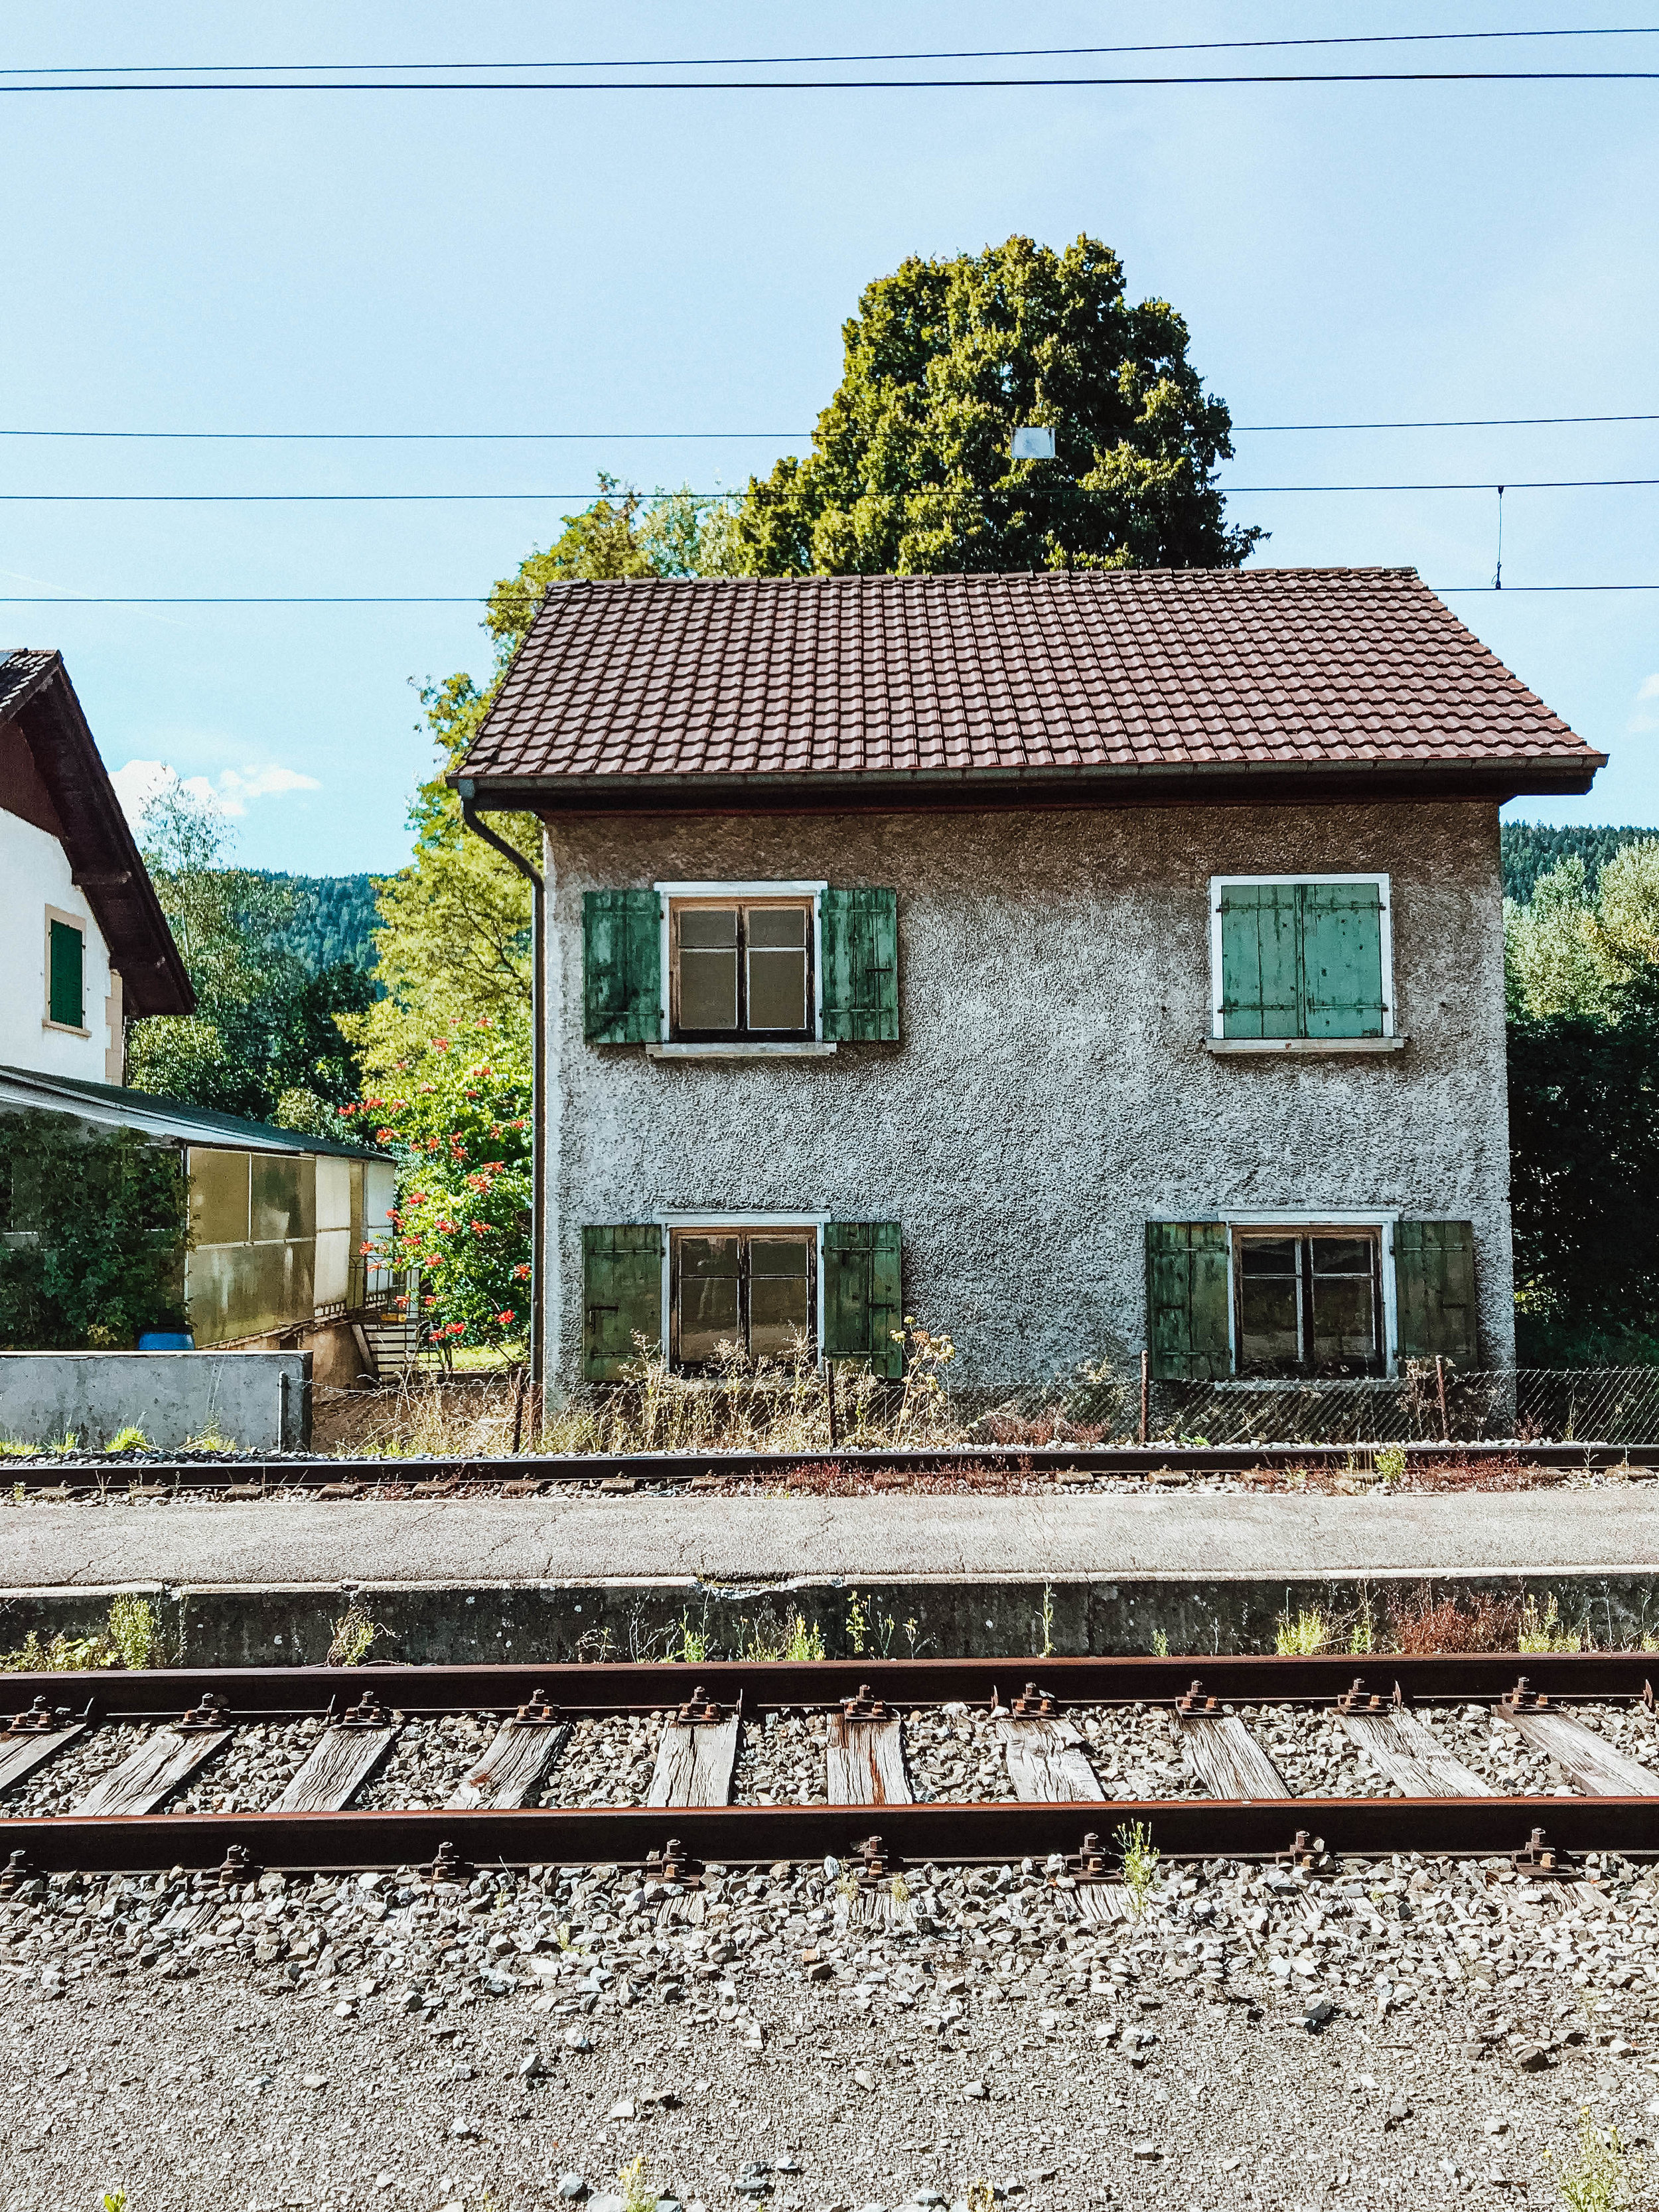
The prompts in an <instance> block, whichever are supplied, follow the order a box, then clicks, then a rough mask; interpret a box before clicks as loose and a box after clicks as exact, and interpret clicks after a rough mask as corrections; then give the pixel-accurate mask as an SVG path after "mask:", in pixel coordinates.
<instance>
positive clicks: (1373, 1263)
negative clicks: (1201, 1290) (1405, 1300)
mask: <svg viewBox="0 0 1659 2212" xmlns="http://www.w3.org/2000/svg"><path fill="white" fill-rule="evenodd" d="M1233 1235H1234V1247H1233V1249H1234V1261H1235V1265H1234V1271H1233V1281H1234V1291H1235V1298H1236V1308H1235V1322H1236V1329H1237V1371H1238V1373H1239V1374H1241V1375H1261V1376H1270V1375H1377V1374H1380V1373H1381V1372H1382V1370H1383V1358H1384V1350H1385V1346H1384V1332H1383V1279H1382V1240H1381V1237H1380V1236H1379V1235H1378V1233H1377V1232H1376V1231H1375V1230H1364V1231H1358V1230H1353V1229H1341V1230H1339V1229H1328V1230H1318V1229H1314V1230H1309V1231H1304V1232H1300V1233H1298V1234H1296V1235H1287V1234H1285V1232H1284V1231H1271V1230H1263V1231H1249V1230H1239V1229H1236V1230H1235V1231H1234V1232H1233Z"/></svg>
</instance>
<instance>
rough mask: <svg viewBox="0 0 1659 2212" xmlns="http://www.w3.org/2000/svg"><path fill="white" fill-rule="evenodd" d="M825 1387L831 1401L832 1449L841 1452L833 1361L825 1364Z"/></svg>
mask: <svg viewBox="0 0 1659 2212" xmlns="http://www.w3.org/2000/svg"><path fill="white" fill-rule="evenodd" d="M823 1387H824V1389H825V1391H826V1392H827V1393H828V1395H829V1449H830V1450H831V1451H839V1450H840V1449H841V1436H840V1433H839V1431H837V1429H836V1363H835V1361H834V1360H833V1359H826V1360H825V1361H824V1363H823Z"/></svg>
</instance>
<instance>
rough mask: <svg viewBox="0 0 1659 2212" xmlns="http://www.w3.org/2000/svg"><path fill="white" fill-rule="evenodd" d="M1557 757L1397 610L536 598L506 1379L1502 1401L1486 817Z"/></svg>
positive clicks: (517, 777)
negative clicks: (521, 1280)
mask: <svg viewBox="0 0 1659 2212" xmlns="http://www.w3.org/2000/svg"><path fill="white" fill-rule="evenodd" d="M1601 758H1602V757H1601V755H1599V754H1597V753H1595V752H1593V751H1592V750H1590V749H1589V747H1588V746H1586V745H1585V744H1583V741H1582V740H1581V739H1579V738H1577V737H1576V736H1575V735H1574V734H1573V732H1571V730H1570V729H1568V728H1567V727H1566V726H1565V725H1564V724H1563V723H1562V722H1561V721H1560V720H1558V719H1557V717H1556V716H1555V715H1553V714H1551V713H1550V711H1549V710H1548V708H1546V707H1545V706H1544V705H1543V704H1542V702H1541V701H1540V700H1538V699H1537V698H1535V697H1534V696H1533V694H1532V693H1530V692H1529V691H1528V690H1526V688H1525V687H1524V686H1523V685H1522V684H1521V683H1520V682H1519V681H1518V680H1517V679H1516V678H1515V677H1514V676H1513V675H1512V674H1510V671H1508V670H1507V669H1505V668H1504V666H1503V665H1502V664H1501V663H1500V662H1498V660H1497V659H1495V658H1494V656H1493V655H1492V653H1490V652H1488V651H1487V650H1486V647H1484V646H1482V645H1481V644H1480V642H1479V641H1478V640H1476V639H1475V638H1474V637H1473V636H1472V635H1470V634H1469V632H1468V630H1466V629H1464V628H1463V627H1462V624H1461V623H1458V622H1457V620H1456V619H1455V617H1454V616H1453V615H1452V614H1451V613H1450V612H1449V610H1448V609H1447V608H1446V607H1445V606H1444V605H1443V604H1442V603H1441V602H1440V601H1439V600H1438V599H1436V598H1435V597H1434V595H1433V594H1432V593H1431V592H1430V591H1429V590H1428V589H1427V588H1426V587H1425V586H1424V585H1423V584H1422V583H1421V582H1420V581H1419V579H1418V577H1417V576H1416V574H1414V573H1413V572H1412V571H1410V570H1400V569H1392V570H1383V569H1370V570H1365V569H1359V570H1349V569H1334V570H1332V569H1327V570H1272V569H1262V570H1252V571H1246V572H1242V573H1237V574H1235V573H1215V572H1183V573H1167V572H1158V573H1153V572H1140V573H1128V574H1045V575H965V576H937V577H933V576H916V577H890V576H869V577H846V578H811V579H802V580H789V581H769V580H768V581H762V580H755V581H749V580H731V581H707V582H702V581H692V582H656V581H651V580H646V581H637V582H627V583H614V584H571V585H562V586H554V587H553V588H552V589H551V590H550V592H549V594H548V597H547V600H546V603H545V605H544V607H543V608H542V610H541V611H540V613H539V614H538V617H537V619H536V622H535V623H534V625H533V627H532V630H531V632H530V635H529V636H528V638H527V639H526V643H525V645H524V647H523V648H522V650H521V651H520V653H519V655H518V657H517V659H515V660H514V662H513V666H512V668H511V670H510V671H509V672H508V675H507V679H506V682H505V684H504V686H503V688H502V690H501V695H500V696H499V698H498V700H497V701H496V702H495V706H494V708H492V710H491V712H490V714H489V717H488V719H487V720H486V721H485V723H484V725H483V729H482V731H481V732H480V733H479V736H478V738H477V743H476V744H475V745H474V747H473V749H472V750H471V753H470V754H469V756H468V757H467V759H466V760H465V763H464V764H463V766H462V769H460V771H459V776H458V782H459V789H460V791H461V793H462V796H463V798H464V799H467V800H468V801H469V802H470V805H471V806H472V807H475V808H477V809H485V808H497V809H500V808H528V809H531V810H532V811H535V812H536V813H538V815H539V816H540V817H541V819H542V821H543V823H544V830H545V839H544V857H545V885H546V889H545V899H544V909H545V923H544V959H545V979H546V980H545V1013H544V1060H543V1063H542V1073H543V1095H544V1143H545V1166H544V1176H545V1188H546V1213H545V1221H544V1234H545V1245H546V1249H545V1256H544V1280H543V1284H542V1297H543V1300H544V1309H543V1310H544V1325H545V1328H546V1332H547V1342H548V1346H549V1369H550V1379H556V1380H557V1381H559V1382H561V1383H563V1384H564V1385H566V1386H568V1387H575V1386H577V1385H579V1384H580V1383H583V1382H587V1383H599V1382H604V1381H606V1380H608V1379H612V1378H614V1377H616V1376H617V1375H618V1374H619V1373H620V1371H621V1369H622V1366H623V1363H624V1362H625V1360H626V1359H627V1358H629V1355H630V1353H631V1352H632V1349H633V1346H634V1344H635V1340H636V1339H637V1338H643V1339H645V1340H647V1342H651V1343H658V1344H662V1345H665V1346H666V1350H667V1354H668V1357H669V1358H670V1359H671V1360H672V1361H673V1362H675V1363H677V1364H680V1365H682V1366H684V1367H688V1368H695V1367H696V1366H698V1365H699V1364H703V1363H706V1362H708V1360H709V1359H710V1358H711V1357H712V1356H713V1353H714V1347H715V1346H716V1344H717V1343H719V1342H720V1340H730V1341H735V1342H737V1343H738V1344H740V1345H744V1346H747V1347H748V1348H749V1349H750V1351H751V1352H755V1353H763V1352H778V1351H780V1350H781V1349H782V1348H783V1346H784V1345H785V1343H786V1341H787V1336H788V1333H789V1332H790V1331H791V1330H792V1329H793V1328H802V1329H804V1330H805V1332H806V1333H807V1335H808V1338H809V1340H811V1341H812V1342H814V1343H816V1345H817V1346H818V1347H819V1349H820V1351H821V1352H823V1354H824V1355H826V1356H828V1357H829V1358H848V1359H866V1360H869V1361H872V1362H873V1363H874V1364H875V1365H876V1366H877V1368H878V1369H879V1370H882V1371H884V1372H888V1373H891V1372H894V1371H896V1368H897V1364H898V1359H899V1346H897V1344H896V1342H895V1340H894V1331H895V1330H896V1329H897V1328H899V1327H900V1325H901V1322H902V1316H903V1315H904V1314H905V1313H907V1312H908V1313H913V1314H915V1315H916V1316H920V1317H921V1318H922V1319H923V1320H925V1321H926V1322H927V1323H928V1324H929V1325H930V1326H932V1327H933V1328H943V1329H946V1330H949V1331H950V1332H951V1334H952V1335H953V1336H954V1337H955V1339H956V1340H957V1346H958V1347H959V1354H960V1358H959V1365H958V1373H959V1375H960V1376H961V1379H962V1380H963V1382H964V1383H984V1384H987V1385H995V1384H1001V1383H1022V1382H1034V1381H1043V1380H1046V1379H1048V1378H1049V1377H1052V1376H1056V1375H1058V1374H1060V1373H1063V1372H1066V1371H1067V1370H1071V1369H1072V1368H1073V1367H1074V1365H1075V1364H1076V1363H1077V1362H1078V1361H1079V1360H1080V1359H1084V1358H1087V1359H1090V1360H1102V1359H1106V1360H1109V1361H1112V1362H1114V1363H1121V1364H1122V1365H1124V1366H1125V1367H1128V1366H1130V1365H1132V1364H1134V1363H1135V1362H1136V1361H1138V1359H1139V1353H1140V1352H1141V1351H1142V1349H1143V1348H1146V1349H1149V1350H1150V1351H1151V1353H1152V1370H1153V1372H1154V1373H1155V1374H1156V1375H1158V1376H1167V1377H1172V1378H1180V1377H1188V1378H1194V1379H1205V1380H1218V1379H1224V1378H1226V1377H1229V1376H1237V1377H1240V1378H1250V1377H1267V1376H1284V1375H1291V1374H1310V1373H1312V1374H1334V1375H1352V1376H1358V1375H1366V1374H1387V1373H1392V1372H1395V1371H1397V1370H1398V1368H1399V1365H1400V1364H1401V1362H1402V1361H1403V1360H1404V1359H1406V1358H1411V1357H1413V1356H1427V1355H1431V1354H1434V1353H1444V1354H1446V1355H1449V1357H1451V1358H1454V1359H1455V1360H1456V1361H1458V1362H1459V1363H1462V1364H1465V1365H1468V1364H1476V1363H1478V1364H1482V1365H1486V1366H1501V1365H1504V1364H1510V1363H1512V1360H1513V1343H1514V1339H1513V1322H1512V1291H1511V1264H1510V1214H1509V1197H1508V1190H1509V1153H1508V1130H1507V1115H1506V1103H1505V1084H1504V976H1503V925H1502V902H1501V893H1500V883H1499V868H1498V808H1499V805H1500V804H1501V803H1502V802H1503V801H1504V800H1505V799H1510V798H1512V797H1514V796H1516V794H1517V793H1562V792H1583V791H1585V790H1587V789H1588V788H1589V783H1590V781H1591V778H1592V777H1593V775H1594V774H1595V769H1597V767H1598V766H1600V765H1601Z"/></svg>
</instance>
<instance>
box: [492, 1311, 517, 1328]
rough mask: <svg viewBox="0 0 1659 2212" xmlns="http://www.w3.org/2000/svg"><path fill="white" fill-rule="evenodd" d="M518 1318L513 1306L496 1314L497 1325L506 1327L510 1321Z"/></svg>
mask: <svg viewBox="0 0 1659 2212" xmlns="http://www.w3.org/2000/svg"><path fill="white" fill-rule="evenodd" d="M517 1318H518V1316H516V1315H515V1314H514V1312H513V1309H512V1307H511V1306H509V1307H508V1308H507V1311H506V1312H505V1313H498V1314H497V1315H496V1316H495V1320H496V1322H497V1325H498V1326H499V1327H501V1328H506V1327H507V1323H508V1322H512V1321H515V1320H516V1319H517Z"/></svg>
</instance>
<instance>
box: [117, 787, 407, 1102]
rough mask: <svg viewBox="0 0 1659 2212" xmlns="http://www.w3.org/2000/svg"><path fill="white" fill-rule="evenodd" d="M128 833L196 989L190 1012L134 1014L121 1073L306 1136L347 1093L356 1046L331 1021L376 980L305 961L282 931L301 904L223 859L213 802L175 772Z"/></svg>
mask: <svg viewBox="0 0 1659 2212" xmlns="http://www.w3.org/2000/svg"><path fill="white" fill-rule="evenodd" d="M139 844H140V847H141V848H142V850H143V855H144V863H145V866H147V867H148V868H149V872H150V875H151V877H152V878H153V880H154V882H155V889H156V894H157V896H158V897H159V898H160V900H161V908H162V911H163V912H164V913H165V914H166V915H167V922H168V926H169V927H170V928H171V929H172V931H173V937H174V939H176V940H177V943H178V945H179V951H180V952H181V953H182V954H183V955H184V960H185V967H186V968H187V969H189V971H190V979H191V983H192V984H193V985H194V986H195V990H196V1001H197V1006H196V1012H195V1013H194V1014H191V1015H188V1016H182V1017H178V1018H172V1017H167V1016H159V1017H155V1018H150V1019H149V1020H146V1021H137V1022H134V1023H133V1024H131V1027H130V1028H129V1030H128V1031H127V1040H126V1042H127V1066H126V1079H127V1081H128V1083H129V1084H130V1085H131V1086H132V1087H133V1088H134V1089H135V1090H137V1091H149V1092H151V1093H152V1094H155V1095H159V1096H161V1097H167V1098H181V1099H183V1100H185V1102H186V1103H189V1104H191V1105H195V1106H205V1107H209V1108H210V1109H213V1110H214V1111H216V1112H218V1113H222V1114H240V1115H245V1116H246V1118H247V1119H249V1120H250V1121H277V1122H280V1123H281V1124H282V1125H283V1127H287V1128H294V1129H303V1130H307V1131H309V1132H310V1133H313V1135H317V1134H324V1133H329V1132H330V1131H331V1129H332V1127H333V1116H334V1110H335V1109H336V1108H337V1106H338V1105H339V1104H340V1103H341V1102H342V1101H343V1100H344V1099H346V1098H349V1097H352V1096H354V1095H355V1093H356V1090H357V1088H358V1083H359V1075H358V1069H357V1065H356V1058H355V1055H354V1054H352V1052H351V1051H350V1049H349V1048H348V1046H347V1044H346V1042H345V1040H344V1038H343V1036H341V1033H340V1030H339V1029H338V1028H337V1025H336V1021H335V1017H336V1015H337V1013H339V1012H343V1011H352V1010H356V1009H359V1008H362V1007H364V1006H368V1004H369V1003H370V1001H371V1000H373V997H374V985H373V984H372V982H371V981H370V980H369V978H368V976H367V975H365V974H364V973H363V971H362V969H361V968H358V967H356V966H354V965H353V964H352V963H349V962H341V963H337V964H336V965H335V966H333V967H331V968H326V969H323V970H322V971H321V972H320V973H317V974H313V973H312V972H311V971H310V970H309V969H307V965H306V963H305V962H304V961H302V960H301V959H300V958H299V957H297V956H296V955H295V953H293V952H291V951H289V950H288V949H287V947H286V945H284V943H283V934H284V933H285V932H286V931H288V930H289V928H291V927H292V926H293V924H294V921H295V915H296V913H297V911H298V909H299V908H300V905H301V896H300V894H299V893H298V892H297V891H296V890H295V888H294V887H293V886H292V885H291V884H288V883H286V882H284V881H283V879H282V878H275V877H270V876H265V875H261V874H259V873H258V872H257V871H255V870H252V869H249V868H238V867H234V866H229V865H228V859H229V854H230V848H231V833H230V827H229V824H228V823H227V821H226V820H225V817H224V816H223V814H222V812H221V811H220V810H219V809H218V808H217V807H216V806H215V805H213V804H212V803H211V802H210V801H205V800H201V799H196V798H194V797H193V796H192V795H191V793H188V792H186V791H185V789H184V788H183V787H182V786H181V785H180V784H179V781H178V779H177V777H174V778H173V780H172V781H170V782H168V783H167V784H164V785H163V786H162V787H161V789H160V790H159V791H158V792H157V793H156V794H155V797H154V799H152V800H151V801H150V803H149V805H148V806H147V807H146V809H145V810H144V813H143V817H142V818H141V821H140V823H139Z"/></svg>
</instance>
